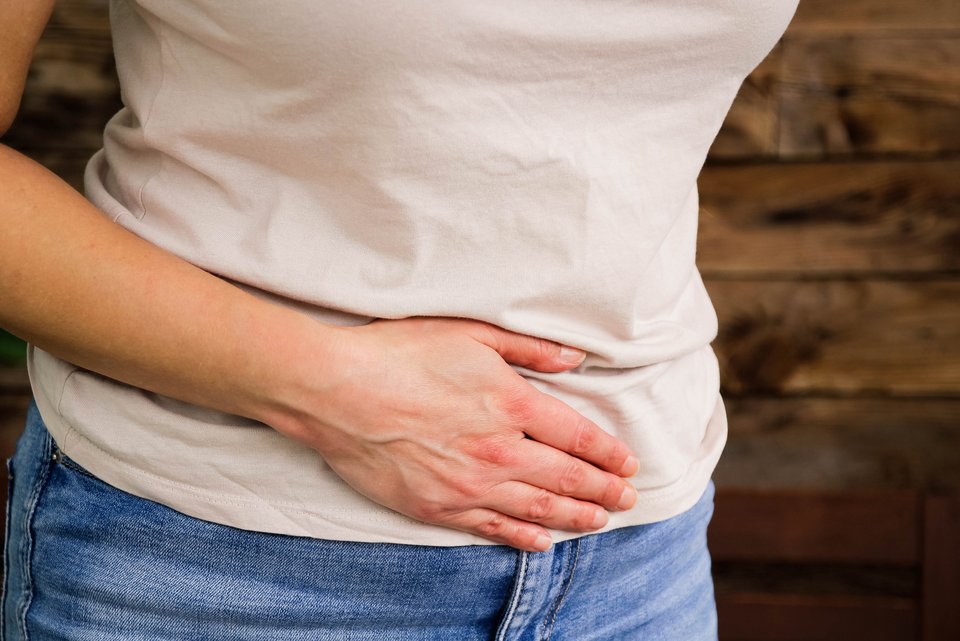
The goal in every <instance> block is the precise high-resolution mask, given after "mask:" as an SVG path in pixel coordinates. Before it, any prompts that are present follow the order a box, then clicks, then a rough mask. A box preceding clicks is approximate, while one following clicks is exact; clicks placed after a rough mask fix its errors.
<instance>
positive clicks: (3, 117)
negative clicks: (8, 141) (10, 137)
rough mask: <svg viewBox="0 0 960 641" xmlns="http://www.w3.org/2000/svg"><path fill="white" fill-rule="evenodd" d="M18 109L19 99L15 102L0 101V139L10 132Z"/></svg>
mask: <svg viewBox="0 0 960 641" xmlns="http://www.w3.org/2000/svg"><path fill="white" fill-rule="evenodd" d="M19 109H20V100H19V98H18V99H17V100H3V99H0V138H3V137H4V136H5V135H6V134H7V132H8V131H10V127H11V126H12V125H13V121H14V119H15V118H16V117H17V111H19Z"/></svg>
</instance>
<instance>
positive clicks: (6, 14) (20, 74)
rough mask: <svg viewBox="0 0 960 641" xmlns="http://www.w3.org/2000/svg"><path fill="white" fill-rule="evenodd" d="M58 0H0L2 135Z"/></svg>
mask: <svg viewBox="0 0 960 641" xmlns="http://www.w3.org/2000/svg"><path fill="white" fill-rule="evenodd" d="M55 2H56V0H0V135H3V134H4V133H5V132H6V131H7V129H9V127H10V124H11V123H12V122H13V118H14V116H15V115H16V113H17V109H19V107H20V98H21V96H22V95H23V85H24V82H25V81H26V78H27V69H29V67H30V59H31V58H32V57H33V50H34V48H35V47H36V46H37V41H38V40H39V39H40V34H41V33H43V28H44V27H45V26H46V24H47V21H48V20H49V19H50V14H51V13H52V12H53V6H54V4H55Z"/></svg>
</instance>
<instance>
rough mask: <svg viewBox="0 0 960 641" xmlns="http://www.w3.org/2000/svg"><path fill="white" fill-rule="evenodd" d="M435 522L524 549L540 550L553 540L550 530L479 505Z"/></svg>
mask: <svg viewBox="0 0 960 641" xmlns="http://www.w3.org/2000/svg"><path fill="white" fill-rule="evenodd" d="M439 525H443V526H444V527H450V528H452V529H455V530H461V531H463V532H468V533H470V534H475V535H477V536H481V537H483V538H485V539H489V540H491V541H494V542H496V543H501V544H503V545H509V546H510V547H515V548H518V549H520V550H526V551H528V552H543V551H546V550H548V549H550V546H551V545H552V544H553V540H552V538H551V536H550V533H549V532H547V530H545V529H544V528H542V527H540V526H538V525H535V524H533V523H529V522H527V521H522V520H520V519H516V518H513V517H511V516H508V515H506V514H502V513H500V512H496V511H494V510H490V509H487V508H482V507H477V508H470V509H468V510H464V511H463V512H460V513H458V514H456V515H454V516H449V517H446V518H445V519H444V521H443V522H442V523H439Z"/></svg>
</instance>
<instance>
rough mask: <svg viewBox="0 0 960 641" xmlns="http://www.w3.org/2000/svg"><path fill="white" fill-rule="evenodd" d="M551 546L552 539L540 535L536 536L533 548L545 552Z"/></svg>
mask: <svg viewBox="0 0 960 641" xmlns="http://www.w3.org/2000/svg"><path fill="white" fill-rule="evenodd" d="M552 545H553V539H551V538H550V537H549V536H547V535H546V534H540V535H539V536H537V540H536V541H535V542H534V543H533V546H534V547H535V548H537V549H538V550H540V551H541V552H546V551H547V550H549V549H550V547H551V546H552Z"/></svg>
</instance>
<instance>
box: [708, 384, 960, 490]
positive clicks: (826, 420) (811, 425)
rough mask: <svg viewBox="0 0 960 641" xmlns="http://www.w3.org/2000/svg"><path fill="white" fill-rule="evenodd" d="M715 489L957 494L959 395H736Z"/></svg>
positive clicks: (731, 402) (959, 480)
mask: <svg viewBox="0 0 960 641" xmlns="http://www.w3.org/2000/svg"><path fill="white" fill-rule="evenodd" d="M724 403H725V405H726V408H727V416H728V422H729V426H730V428H729V429H730V431H729V435H728V438H727V443H726V446H725V448H724V451H723V456H721V457H720V462H719V464H718V465H717V468H716V470H715V471H714V480H715V481H716V483H717V485H718V487H724V488H728V487H739V488H746V487H754V488H757V489H776V488H779V489H788V488H805V489H810V490H814V489H818V490H833V491H841V490H843V489H870V488H874V489H880V488H887V489H913V490H922V491H954V492H960V420H958V418H957V417H960V399H943V400H934V399H925V398H910V399H905V398H899V399H898V398H876V397H865V398H829V397H827V398H823V397H820V398H818V397H786V398H784V397H777V396H757V397H738V396H735V395H727V396H726V397H725V399H724Z"/></svg>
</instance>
